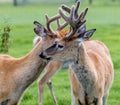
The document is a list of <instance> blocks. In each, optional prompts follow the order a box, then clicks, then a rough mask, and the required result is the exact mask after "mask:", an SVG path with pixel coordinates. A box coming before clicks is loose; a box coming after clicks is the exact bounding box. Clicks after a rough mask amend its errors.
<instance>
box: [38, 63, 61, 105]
mask: <svg viewBox="0 0 120 105" xmlns="http://www.w3.org/2000/svg"><path fill="white" fill-rule="evenodd" d="M61 65H62V63H61V62H54V61H51V62H50V63H49V64H48V65H47V67H46V73H45V75H44V76H43V77H42V79H41V80H40V81H39V105H42V104H43V91H44V86H45V84H46V83H47V82H48V81H49V79H50V78H51V77H52V76H53V75H54V74H55V73H56V71H57V70H58V69H59V68H60V67H61ZM48 86H49V85H48ZM50 89H51V86H50ZM51 91H52V93H53V90H51ZM53 95H54V93H53V94H52V96H53ZM54 97H55V95H54ZM54 97H53V98H54ZM54 100H56V98H54ZM55 105H57V101H56V102H55Z"/></svg>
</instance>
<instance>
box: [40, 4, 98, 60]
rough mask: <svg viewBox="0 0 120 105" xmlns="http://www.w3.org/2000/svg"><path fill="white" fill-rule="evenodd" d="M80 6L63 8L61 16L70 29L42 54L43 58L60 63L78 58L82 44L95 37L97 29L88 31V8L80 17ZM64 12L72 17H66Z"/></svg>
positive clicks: (60, 11)
mask: <svg viewBox="0 0 120 105" xmlns="http://www.w3.org/2000/svg"><path fill="white" fill-rule="evenodd" d="M79 5H80V2H77V5H76V6H72V8H71V9H70V8H68V7H67V6H65V5H63V6H61V8H60V9H59V14H60V16H61V17H62V18H63V19H64V20H65V21H66V23H68V24H69V25H70V29H69V31H68V33H67V34H66V36H65V37H63V38H61V39H60V38H56V39H55V41H54V44H53V45H52V46H50V47H49V48H47V49H46V50H44V51H43V52H42V53H41V54H40V57H41V58H43V59H46V58H49V59H50V58H52V59H54V60H59V61H65V60H71V59H73V56H76V52H77V50H78V47H80V45H81V43H82V42H83V41H85V40H88V39H89V38H90V37H91V36H92V35H93V33H94V32H95V30H96V29H92V30H87V31H86V25H85V22H86V20H84V17H85V15H86V13H87V11H88V8H86V9H85V10H84V11H83V12H82V13H81V14H80V15H78V8H79ZM63 10H64V11H65V12H68V13H69V14H70V15H69V16H66V15H65V14H64V13H63Z"/></svg>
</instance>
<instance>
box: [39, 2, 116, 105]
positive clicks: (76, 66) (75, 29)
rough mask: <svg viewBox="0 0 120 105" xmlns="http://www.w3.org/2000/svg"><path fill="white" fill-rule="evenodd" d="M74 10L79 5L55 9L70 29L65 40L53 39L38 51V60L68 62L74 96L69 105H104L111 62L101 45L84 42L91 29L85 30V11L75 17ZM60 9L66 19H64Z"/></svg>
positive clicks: (93, 41)
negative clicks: (52, 41)
mask: <svg viewBox="0 0 120 105" xmlns="http://www.w3.org/2000/svg"><path fill="white" fill-rule="evenodd" d="M78 7H79V2H78V3H77V6H76V7H74V6H73V7H72V8H71V9H70V8H68V7H66V6H62V8H60V9H59V14H60V15H61V17H62V18H63V19H64V20H65V21H66V22H67V23H68V24H69V25H70V30H69V32H68V33H67V34H66V36H65V37H63V38H61V39H60V38H56V39H55V42H54V44H53V45H52V46H51V47H48V48H47V49H46V50H44V51H43V52H41V54H40V57H41V58H43V59H45V60H47V59H49V60H50V59H51V60H55V61H61V62H63V61H68V60H70V61H71V64H70V67H69V69H70V77H72V75H73V76H75V77H74V79H72V78H71V85H72V91H73V95H74V97H73V104H72V105H90V104H92V103H93V104H94V105H106V101H107V96H108V93H109V89H110V87H111V85H112V82H113V78H114V69H113V63H112V60H111V57H110V53H109V50H108V48H107V47H106V46H105V45H104V43H102V42H100V41H97V40H88V39H89V38H90V37H91V36H92V35H93V33H94V32H95V29H92V30H88V31H86V27H85V24H84V23H85V20H84V17H85V15H86V13H87V10H88V9H85V11H83V12H82V13H81V14H80V15H78V13H77V12H78ZM62 9H63V10H65V11H66V12H68V13H70V16H66V15H65V14H64V13H63V11H62ZM73 71H74V73H75V75H74V73H73ZM73 80H75V81H73Z"/></svg>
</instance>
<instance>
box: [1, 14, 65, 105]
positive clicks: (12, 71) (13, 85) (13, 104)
mask: <svg viewBox="0 0 120 105" xmlns="http://www.w3.org/2000/svg"><path fill="white" fill-rule="evenodd" d="M60 17H61V16H60V15H57V16H54V17H53V18H51V19H49V18H48V17H47V16H46V20H47V22H46V28H44V27H43V26H42V25H41V24H40V23H38V22H37V21H35V22H34V24H35V26H36V27H35V28H34V31H35V33H36V34H37V35H40V36H42V37H41V39H40V41H39V42H38V43H37V44H36V46H35V47H34V48H33V49H32V50H31V51H30V52H29V53H28V54H27V55H25V56H23V57H21V58H14V57H11V56H9V55H2V54H1V55H0V105H19V101H20V98H21V96H22V94H23V93H24V91H25V90H26V88H27V87H28V86H29V85H30V84H32V83H33V81H35V80H36V79H37V78H38V76H39V75H40V74H41V72H42V71H43V69H44V68H45V66H46V65H47V62H45V61H44V60H43V59H41V58H39V52H41V51H43V50H44V49H46V48H47V47H48V46H50V45H51V44H52V42H53V40H54V38H57V37H58V36H57V34H58V33H59V32H60V30H62V29H63V28H64V27H65V26H66V25H67V23H65V24H63V25H60V24H59V22H58V21H59V19H60ZM55 20H57V22H58V25H59V26H58V28H57V31H56V32H55V33H52V30H51V29H50V23H51V22H53V21H55ZM43 32H44V34H43ZM56 33H57V34H56ZM48 86H49V87H50V89H51V93H52V95H53V98H54V101H55V105H57V101H56V99H55V96H54V93H53V91H52V87H51V84H50V85H48Z"/></svg>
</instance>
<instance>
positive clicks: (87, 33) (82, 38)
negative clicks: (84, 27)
mask: <svg viewBox="0 0 120 105" xmlns="http://www.w3.org/2000/svg"><path fill="white" fill-rule="evenodd" d="M95 31H96V29H92V30H88V31H85V32H84V33H82V34H79V35H78V36H77V41H78V42H79V43H81V42H83V41H85V40H88V39H89V38H90V37H91V36H92V35H93V33H94V32H95Z"/></svg>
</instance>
